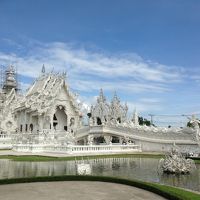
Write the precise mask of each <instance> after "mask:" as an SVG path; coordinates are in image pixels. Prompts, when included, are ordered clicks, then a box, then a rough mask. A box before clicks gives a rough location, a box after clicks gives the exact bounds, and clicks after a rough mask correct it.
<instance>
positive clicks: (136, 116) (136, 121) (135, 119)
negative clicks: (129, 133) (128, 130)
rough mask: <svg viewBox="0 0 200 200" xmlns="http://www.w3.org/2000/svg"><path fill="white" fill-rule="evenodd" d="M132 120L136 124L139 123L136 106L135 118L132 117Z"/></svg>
mask: <svg viewBox="0 0 200 200" xmlns="http://www.w3.org/2000/svg"><path fill="white" fill-rule="evenodd" d="M132 121H133V123H134V124H135V125H139V120H138V113H137V110H136V108H135V109H134V112H133V119H132Z"/></svg>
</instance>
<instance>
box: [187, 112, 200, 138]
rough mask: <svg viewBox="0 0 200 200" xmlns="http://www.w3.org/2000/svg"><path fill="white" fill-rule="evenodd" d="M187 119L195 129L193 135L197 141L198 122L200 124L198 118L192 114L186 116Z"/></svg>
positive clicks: (199, 132)
mask: <svg viewBox="0 0 200 200" xmlns="http://www.w3.org/2000/svg"><path fill="white" fill-rule="evenodd" d="M188 119H189V120H190V121H189V122H190V123H191V125H192V127H193V129H194V130H195V136H196V139H197V141H199V140H200V130H199V124H200V120H199V119H197V118H196V117H195V115H192V117H191V118H190V117H188Z"/></svg>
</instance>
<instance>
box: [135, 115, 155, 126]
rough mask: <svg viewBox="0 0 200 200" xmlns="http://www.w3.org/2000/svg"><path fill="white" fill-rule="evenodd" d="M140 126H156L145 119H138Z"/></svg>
mask: <svg viewBox="0 0 200 200" xmlns="http://www.w3.org/2000/svg"><path fill="white" fill-rule="evenodd" d="M138 121H139V125H146V126H151V125H152V126H155V125H154V124H151V122H150V121H149V120H147V119H146V118H143V117H138Z"/></svg>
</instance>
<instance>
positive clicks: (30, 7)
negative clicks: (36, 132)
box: [0, 0, 200, 125]
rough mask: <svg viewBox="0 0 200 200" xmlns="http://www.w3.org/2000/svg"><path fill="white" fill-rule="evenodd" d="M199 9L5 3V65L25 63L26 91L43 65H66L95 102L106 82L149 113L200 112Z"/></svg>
mask: <svg viewBox="0 0 200 200" xmlns="http://www.w3.org/2000/svg"><path fill="white" fill-rule="evenodd" d="M199 10H200V1H197V0H190V1H186V0H185V1H184V0H179V1H178V0H171V1H170V0H152V1H149V0H137V1H136V0H117V1H115V0H84V1H82V0H71V1H69V0H57V1H56V0H40V1H39V0H28V1H27V0H17V1H11V0H0V64H1V65H9V64H14V65H15V66H16V67H17V69H18V72H19V78H20V82H21V86H22V88H26V87H27V86H28V85H29V84H30V83H31V82H32V81H33V80H34V78H35V77H37V76H38V75H39V73H40V70H41V67H42V64H43V63H44V64H45V66H46V68H47V70H49V71H51V70H52V68H54V70H55V71H64V70H66V71H67V74H68V82H69V83H70V87H71V88H72V89H73V90H74V91H75V92H77V93H78V94H79V98H80V99H81V100H82V101H84V103H85V104H88V105H90V104H91V103H93V102H94V99H95V97H96V96H97V95H98V92H99V89H100V88H101V87H102V88H103V89H104V91H105V94H106V95H107V97H108V99H110V98H111V97H112V95H113V93H114V91H117V93H118V95H119V96H120V99H121V101H122V102H127V103H128V105H129V108H130V109H129V110H130V112H131V111H132V110H133V109H134V107H136V108H137V109H138V111H139V112H140V114H141V115H144V116H147V115H148V114H149V113H153V114H157V115H159V114H188V113H189V114H191V113H200V104H199V100H200V93H199V91H200V89H199V86H200V67H199V65H200V59H199V52H200V36H199V35H200V12H199ZM157 118H158V117H157ZM156 120H158V119H156ZM162 120H163V121H167V123H169V122H171V121H178V122H180V121H184V120H185V118H183V117H182V118H181V117H179V118H178V119H175V118H172V117H170V118H166V117H165V118H163V117H161V118H160V119H159V121H162ZM170 124H171V123H170ZM163 125H164V124H163Z"/></svg>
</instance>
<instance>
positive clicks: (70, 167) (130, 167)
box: [0, 157, 200, 191]
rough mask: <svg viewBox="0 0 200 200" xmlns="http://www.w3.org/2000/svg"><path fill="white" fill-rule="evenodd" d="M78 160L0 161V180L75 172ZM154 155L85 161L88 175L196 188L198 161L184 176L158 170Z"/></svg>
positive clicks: (199, 177)
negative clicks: (89, 170)
mask: <svg viewBox="0 0 200 200" xmlns="http://www.w3.org/2000/svg"><path fill="white" fill-rule="evenodd" d="M81 162H82V161H77V162H75V161H49V162H22V161H20V162H17V161H12V160H4V159H3V160H0V179H5V178H20V177H33V176H56V175H75V174H77V172H76V164H77V163H81ZM158 162H159V159H156V158H133V157H130V158H98V159H91V160H86V161H85V163H90V165H91V168H92V172H91V175H103V176H115V177H122V178H129V179H139V180H143V181H150V182H157V183H162V184H167V185H172V186H177V187H183V188H188V189H191V190H196V191H200V164H196V167H197V169H196V170H195V171H194V172H192V173H191V174H187V175H179V176H177V175H167V174H162V173H158Z"/></svg>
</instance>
